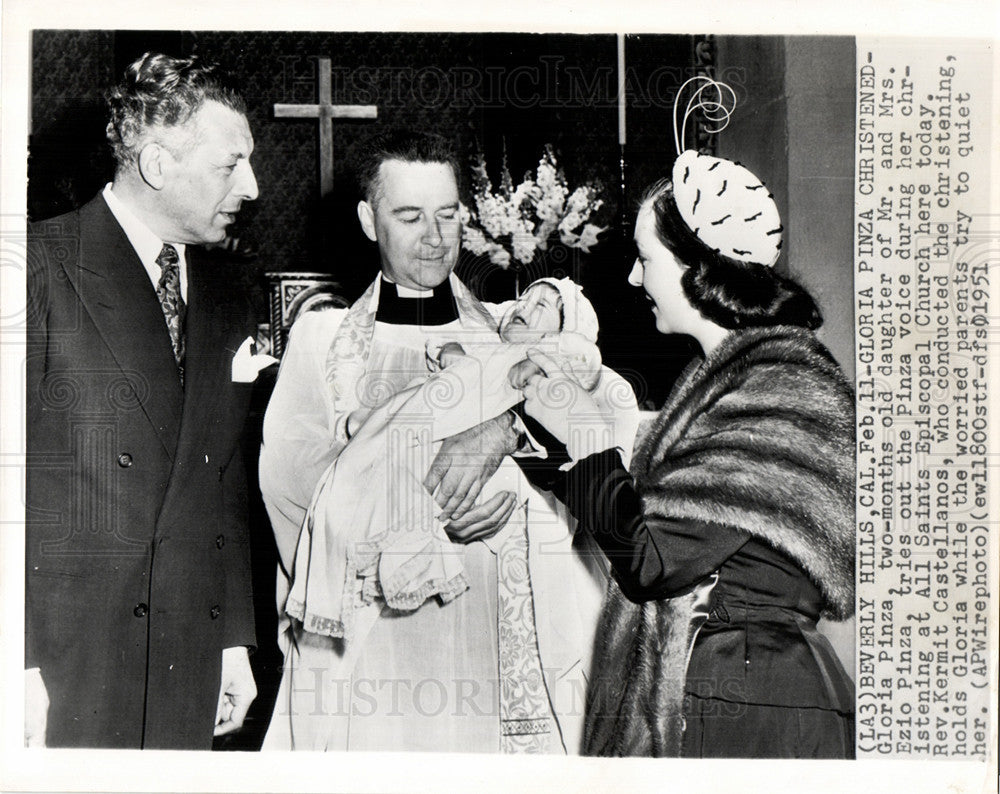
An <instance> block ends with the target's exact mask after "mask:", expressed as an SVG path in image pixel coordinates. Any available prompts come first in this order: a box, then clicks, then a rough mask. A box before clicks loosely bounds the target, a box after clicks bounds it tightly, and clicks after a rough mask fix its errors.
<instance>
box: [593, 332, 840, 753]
mask: <svg viewBox="0 0 1000 794" xmlns="http://www.w3.org/2000/svg"><path fill="white" fill-rule="evenodd" d="M632 473H633V476H634V477H635V480H636V489H637V491H638V493H639V495H640V497H641V499H642V504H643V509H644V513H645V514H646V515H648V516H662V517H665V518H674V519H677V518H680V519H684V518H691V519H698V520H702V521H712V522H717V523H725V524H728V525H730V526H733V527H736V528H738V529H740V530H742V531H744V532H746V533H748V534H749V535H752V536H753V537H755V538H758V539H761V540H764V541H766V542H768V543H770V544H771V545H773V546H774V547H776V548H777V549H779V550H781V551H783V552H784V553H785V554H787V555H788V556H789V557H791V558H792V559H793V560H795V561H796V562H797V563H798V564H799V565H800V566H801V567H802V569H803V570H804V571H805V572H806V574H807V575H808V576H809V577H810V578H811V579H812V580H813V581H814V582H815V583H816V585H817V586H818V587H819V589H820V592H821V593H822V595H823V598H824V614H826V615H828V616H829V617H832V618H835V619H843V618H846V617H848V616H850V615H851V614H852V613H853V611H854V553H855V537H854V489H855V465H854V393H853V389H852V388H851V386H850V384H849V383H848V382H847V380H846V378H845V377H844V375H843V373H842V372H841V370H840V368H839V367H838V365H837V363H836V362H835V361H834V359H833V357H832V356H831V355H830V353H829V352H828V351H827V350H826V348H824V347H823V346H822V345H821V344H820V343H819V342H818V341H817V340H816V338H815V336H814V335H813V334H812V333H810V332H809V331H805V330H803V329H799V328H790V327H777V328H756V329H751V330H747V331H742V332H735V333H733V334H730V335H729V336H728V337H727V338H726V339H725V340H724V341H723V343H722V344H721V345H720V346H719V347H718V348H716V349H715V350H714V351H713V352H712V354H711V355H710V356H708V357H707V358H706V360H705V361H704V362H702V363H701V366H699V367H697V368H696V369H693V370H689V371H688V373H687V374H686V376H685V377H683V378H682V379H681V380H680V381H679V382H678V384H677V386H676V387H675V388H674V391H673V393H672V394H671V396H670V399H669V400H668V401H667V404H666V405H665V406H664V408H663V410H662V411H661V412H660V414H659V416H658V417H657V419H656V420H655V421H654V422H653V424H652V425H651V427H650V429H649V431H648V433H647V435H646V436H645V438H644V439H642V440H641V441H640V442H639V446H638V449H637V451H636V455H635V457H634V459H633V462H632ZM707 595H708V593H707V592H706V588H705V587H704V586H699V587H698V588H696V589H695V590H694V591H693V592H691V593H688V594H682V595H679V596H677V597H674V598H669V599H665V600H663V601H655V602H648V603H645V604H634V603H632V602H630V601H629V600H628V599H627V598H625V596H624V595H623V594H622V592H621V590H620V589H619V588H618V586H617V584H615V583H614V582H612V583H611V585H610V588H609V593H608V598H607V600H606V603H605V607H604V612H603V614H602V616H601V624H600V626H599V628H598V634H597V637H598V640H597V647H596V649H595V664H594V669H595V670H602V671H605V674H606V676H607V678H601V679H597V680H595V681H594V682H592V684H593V685H592V687H591V689H590V690H589V691H588V704H587V706H588V716H587V735H586V738H585V751H586V752H587V753H588V754H592V755H656V756H661V755H666V756H671V755H673V756H676V755H679V754H680V747H681V738H682V736H683V719H682V717H681V702H682V699H683V696H684V680H685V676H686V670H687V660H688V656H689V653H690V648H691V645H692V643H693V640H694V635H695V633H696V631H697V628H698V627H699V626H700V624H701V622H703V621H704V617H705V614H704V613H705V609H704V606H705V602H706V601H707ZM616 676H617V678H616Z"/></svg>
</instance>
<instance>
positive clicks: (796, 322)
mask: <svg viewBox="0 0 1000 794" xmlns="http://www.w3.org/2000/svg"><path fill="white" fill-rule="evenodd" d="M758 185H759V186H760V187H761V188H762V187H763V186H762V185H761V184H760V182H759V180H757V179H756V177H754V176H753V175H752V174H751V173H750V172H749V171H747V170H746V169H745V168H742V167H741V166H739V165H737V164H735V163H732V162H729V161H726V160H721V159H719V158H715V157H708V156H704V155H700V154H697V153H695V152H693V151H687V152H683V154H681V155H680V157H678V160H677V163H676V165H675V167H674V171H673V180H672V182H666V181H664V182H659V183H657V184H655V185H653V186H652V188H651V189H650V190H649V192H648V194H647V196H646V198H645V200H644V201H643V203H642V205H641V208H640V211H639V214H638V218H637V220H636V225H635V243H636V246H637V248H638V258H637V260H636V262H635V266H634V267H633V269H632V273H631V275H630V277H629V281H630V282H631V283H632V284H633V285H635V286H641V287H642V288H643V289H644V290H645V291H646V294H647V296H648V298H649V300H650V301H651V302H652V311H653V315H654V317H655V318H656V328H657V330H658V331H659V332H660V333H684V334H690V335H691V336H693V337H694V338H695V339H696V340H697V341H698V342H699V343H700V345H701V347H702V350H703V352H704V359H703V360H701V361H699V362H695V363H694V364H693V365H692V366H691V367H690V368H689V369H688V370H687V371H686V372H685V374H684V375H682V376H681V378H680V380H679V381H678V383H677V384H676V386H675V387H674V390H673V393H672V394H671V396H670V398H669V399H668V400H667V403H666V405H665V406H664V407H663V409H662V411H661V412H660V414H659V416H658V417H657V419H656V420H655V421H654V423H653V425H652V427H651V429H650V430H649V431H648V433H647V434H646V435H645V437H644V438H643V439H641V440H640V441H639V445H638V448H637V451H636V453H635V457H634V459H633V462H632V473H631V474H629V472H628V471H627V470H626V469H625V467H624V466H623V464H622V461H621V458H620V456H619V454H618V452H617V451H616V450H615V449H604V448H601V446H602V445H601V444H600V443H595V442H594V439H597V438H601V437H602V435H603V434H602V433H595V432H593V430H594V421H595V419H594V416H595V415H599V411H598V409H597V407H596V405H593V404H592V401H591V400H590V398H589V396H588V395H587V394H586V392H585V391H584V390H583V389H581V388H580V387H579V386H578V385H577V384H576V383H575V382H574V381H573V379H572V377H571V376H570V375H569V374H567V373H563V372H561V371H560V370H559V367H558V365H557V364H555V362H553V361H551V360H550V359H548V358H546V357H545V356H544V355H542V354H532V360H534V361H535V362H536V363H537V364H538V365H539V366H540V367H541V368H542V370H543V373H542V374H541V375H536V376H535V377H534V378H533V379H532V380H531V381H530V382H529V385H528V386H527V388H526V389H525V395H526V398H527V399H526V403H525V409H526V412H527V413H528V414H529V415H530V416H532V417H534V418H535V419H536V420H537V421H539V422H540V423H541V424H542V425H543V426H544V427H545V428H546V429H547V430H548V431H549V432H550V433H552V434H553V435H554V436H555V437H556V438H557V439H559V440H560V441H562V442H563V443H564V444H566V446H567V448H568V451H569V455H570V457H571V458H572V460H573V461H574V465H573V466H572V467H571V468H570V469H569V470H568V472H567V473H566V475H565V480H564V481H563V482H562V483H561V485H562V486H563V487H564V488H565V499H566V504H567V506H568V507H569V508H570V510H571V512H572V513H573V514H574V515H575V516H576V517H577V518H578V519H579V521H580V525H581V526H582V527H585V528H586V529H587V530H588V531H589V532H591V533H592V535H593V536H594V538H595V539H596V541H597V543H598V544H599V545H600V546H601V548H602V549H603V551H604V553H605V554H606V555H607V557H608V559H609V561H610V563H611V566H612V572H613V580H612V582H611V584H610V587H609V593H608V596H607V599H606V602H605V605H604V610H603V614H602V617H601V623H600V626H599V628H598V640H597V647H596V650H595V658H594V664H593V667H592V669H593V670H595V671H597V672H596V677H595V676H592V678H591V681H590V685H589V689H588V702H587V707H588V714H587V734H586V737H585V751H586V752H588V753H589V754H595V755H656V756H660V755H683V756H686V757H707V756H714V757H737V756H739V757H826V758H838V757H839V758H842V757H850V756H852V755H853V746H854V736H853V711H854V697H853V687H852V685H851V682H850V679H849V678H848V677H847V675H846V674H845V672H844V670H843V668H842V667H841V665H840V663H839V662H838V661H837V659H836V657H835V655H834V654H833V651H832V648H831V647H830V645H829V643H828V642H827V641H826V640H825V638H823V637H822V636H821V635H820V634H818V632H817V631H816V621H817V619H818V618H819V617H820V616H821V615H825V616H827V617H831V618H834V619H845V618H847V617H848V616H850V615H851V614H852V613H853V605H854V591H853V587H854V585H853V582H854V481H855V474H854V452H853V432H854V430H853V428H854V396H853V392H852V389H851V386H850V385H849V384H848V382H847V381H846V379H845V378H844V375H843V373H842V372H841V371H840V369H839V367H838V366H837V364H836V362H835V361H834V360H833V358H832V356H831V355H830V354H829V352H828V351H827V350H826V349H825V348H824V347H823V346H822V345H821V344H820V343H819V342H818V341H817V340H816V338H815V336H814V335H813V333H812V331H813V330H814V329H815V328H816V327H818V326H819V325H820V323H821V319H820V315H819V312H818V310H817V308H816V306H815V304H814V303H813V301H812V299H811V298H810V297H809V296H808V294H807V293H806V292H805V291H804V290H802V289H801V288H800V287H799V286H798V285H796V284H794V283H793V282H791V281H789V280H787V279H785V278H783V277H781V276H779V275H778V274H776V273H775V272H774V271H773V270H772V269H771V266H772V265H773V263H774V261H775V260H776V259H777V256H778V253H779V249H780V234H777V235H776V234H774V232H773V230H774V229H776V228H779V227H778V218H777V210H776V208H775V207H774V202H773V199H771V198H770V196H769V195H768V194H767V190H766V188H764V189H763V190H761V189H759V188H758V187H757V186H758ZM727 192H732V193H733V195H731V196H729V197H727V196H726V193H727ZM748 196H752V197H753V198H752V199H751V200H750V205H749V206H748V203H747V202H748ZM720 219H721V220H720ZM779 231H780V228H779ZM776 238H777V239H776ZM567 406H572V408H571V409H569V408H567ZM575 417H578V418H575Z"/></svg>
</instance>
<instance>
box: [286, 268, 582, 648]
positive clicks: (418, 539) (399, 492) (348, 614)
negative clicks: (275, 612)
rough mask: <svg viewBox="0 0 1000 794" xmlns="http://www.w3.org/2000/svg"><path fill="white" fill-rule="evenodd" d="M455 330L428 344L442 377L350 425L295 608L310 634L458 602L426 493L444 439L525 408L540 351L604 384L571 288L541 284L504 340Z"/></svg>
mask: <svg viewBox="0 0 1000 794" xmlns="http://www.w3.org/2000/svg"><path fill="white" fill-rule="evenodd" d="M456 333H457V334H460V333H461V332H450V337H451V338H449V339H445V340H439V341H435V342H433V343H431V342H429V343H428V350H427V355H428V365H429V367H430V368H431V369H433V370H437V371H435V372H434V373H433V374H431V375H430V376H429V377H427V378H424V379H422V380H421V381H420V382H419V383H418V384H417V385H414V386H411V387H410V388H408V389H405V390H403V391H401V392H399V393H397V394H395V395H393V396H392V397H391V398H389V399H388V400H386V401H384V402H382V403H380V404H378V405H377V406H373V407H370V408H367V409H365V408H362V409H358V410H356V411H354V412H353V413H352V414H351V415H350V417H349V418H348V424H347V431H348V435H349V436H350V439H351V440H350V442H349V443H348V444H347V446H346V447H345V448H344V450H343V451H342V452H341V454H340V456H339V457H338V459H337V460H336V461H335V463H334V464H333V465H332V466H331V467H330V469H328V470H327V472H326V474H324V476H323V478H322V479H321V480H320V483H319V486H318V487H317V490H316V493H315V494H314V496H313V503H312V505H311V506H310V508H309V512H308V514H307V518H306V524H305V526H304V527H303V530H302V533H301V535H300V537H299V545H298V548H297V550H296V560H295V565H294V570H293V576H292V588H291V592H290V594H289V598H288V601H287V603H286V605H285V609H286V611H287V612H288V614H289V615H291V616H292V617H296V618H298V619H299V620H301V621H302V622H303V626H304V628H305V629H306V630H307V631H313V632H316V633H321V634H327V635H329V636H334V637H344V638H345V639H348V638H354V639H356V638H357V635H358V632H359V631H364V630H365V629H364V628H362V625H364V626H370V625H372V621H373V620H374V617H375V615H376V614H377V613H378V611H379V610H380V609H381V606H380V604H383V603H384V604H386V605H388V606H389V607H391V608H393V609H396V610H403V611H406V610H413V609H417V608H418V607H419V606H420V605H421V604H422V603H423V602H424V601H426V600H427V599H428V598H431V597H435V596H436V597H437V598H439V599H440V600H442V601H448V600H450V599H452V598H455V597H457V596H458V595H460V594H461V592H462V591H464V590H465V589H466V588H467V583H466V580H465V578H464V576H463V567H462V563H461V559H462V557H461V553H460V551H461V550H460V548H459V549H458V550H457V551H456V547H455V546H454V545H453V544H452V543H451V541H450V540H449V538H448V537H447V535H446V533H445V531H444V526H443V523H442V522H441V520H440V519H439V518H438V516H437V513H438V512H439V510H438V508H437V505H436V503H435V502H434V499H433V497H432V495H431V494H429V493H428V492H427V490H426V489H425V488H424V487H423V478H424V475H425V474H426V472H427V470H428V467H429V465H430V462H431V460H432V459H433V457H434V455H435V454H436V452H437V450H438V449H439V447H440V442H441V441H442V440H443V439H445V438H448V437H450V436H453V435H455V434H457V433H460V432H462V431H464V430H467V429H469V428H471V427H475V426H477V425H479V424H480V423H481V422H483V421H486V420H488V419H492V418H493V417H496V416H499V415H501V414H503V413H504V412H505V411H507V410H509V409H510V408H512V407H514V406H516V405H517V404H518V403H520V402H521V401H522V400H523V399H524V397H523V394H522V393H521V391H520V389H521V388H522V387H523V384H524V383H525V382H526V381H527V379H528V378H529V377H530V376H531V374H532V373H533V372H536V371H538V369H537V367H536V365H534V364H533V363H532V362H530V361H528V360H527V353H528V351H529V350H531V349H533V348H537V349H539V350H543V351H545V352H546V353H547V354H548V355H550V356H552V357H555V358H558V359H559V360H560V363H562V365H563V366H564V367H566V368H567V369H568V370H569V371H571V372H572V373H573V374H574V375H575V376H576V377H577V379H578V380H579V381H580V383H581V384H582V385H584V386H585V387H586V388H587V389H593V388H594V387H595V386H596V384H597V383H598V381H599V380H600V373H601V357H600V353H599V352H598V350H597V345H596V341H597V315H596V314H595V313H594V309H593V307H592V306H591V305H590V303H589V302H588V301H587V300H586V298H584V297H583V293H582V291H581V290H580V287H579V286H577V285H576V284H575V283H574V282H572V281H571V280H570V279H549V278H547V279H540V280H539V281H536V282H534V283H533V284H532V285H531V286H530V287H529V288H528V289H527V290H526V291H525V293H524V295H523V296H521V298H519V299H518V300H516V301H514V302H513V303H512V304H511V305H510V306H509V307H508V308H507V309H506V311H505V312H504V314H503V317H502V319H501V321H500V323H499V327H498V329H497V336H492V335H484V334H483V332H482V331H481V330H477V331H475V332H469V334H468V336H467V338H465V339H463V341H462V342H459V341H457V340H456V339H455V338H454V337H455V335H456ZM512 468H513V469H516V467H512ZM357 483H365V486H364V487H363V488H360V489H359V488H358V487H357V485H356V484H357ZM493 485H494V484H493V483H492V481H491V483H490V486H493ZM496 487H499V485H497V486H496ZM482 497H483V498H488V495H487V493H486V490H484V492H483V494H482ZM352 623H353V624H356V625H355V627H354V628H353V629H352Z"/></svg>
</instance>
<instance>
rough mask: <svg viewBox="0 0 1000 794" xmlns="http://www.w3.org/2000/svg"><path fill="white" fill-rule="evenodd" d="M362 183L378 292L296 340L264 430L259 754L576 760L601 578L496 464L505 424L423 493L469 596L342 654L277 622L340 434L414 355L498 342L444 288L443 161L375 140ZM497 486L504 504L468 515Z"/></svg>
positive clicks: (306, 324)
mask: <svg viewBox="0 0 1000 794" xmlns="http://www.w3.org/2000/svg"><path fill="white" fill-rule="evenodd" d="M358 174H359V182H360V183H361V187H362V190H363V191H364V199H363V200H362V201H361V202H360V203H359V205H358V216H359V220H360V222H361V225H362V228H363V230H364V232H365V234H366V235H367V236H368V237H369V239H371V240H372V241H374V242H376V243H377V244H378V250H379V255H380V259H381V273H380V275H379V277H378V278H377V279H376V280H375V282H374V283H373V284H372V285H371V286H370V287H369V288H368V290H367V291H366V292H365V294H364V295H362V297H361V298H360V299H359V300H358V301H357V302H356V303H355V304H354V305H353V306H352V307H351V308H349V309H328V310H325V311H320V312H313V313H309V314H306V315H304V316H303V317H302V318H300V319H299V320H298V321H297V322H296V324H295V326H294V327H293V328H292V331H291V333H290V337H289V344H288V348H287V351H286V354H285V360H284V362H283V364H282V369H281V373H280V375H279V378H278V383H277V385H276V388H275V391H274V394H273V396H272V399H271V402H270V404H269V406H268V409H267V414H266V416H265V420H264V441H263V446H262V449H261V459H260V475H261V476H260V482H261V490H262V492H263V495H264V501H265V504H266V505H267V509H268V513H269V515H270V518H271V523H272V526H273V527H274V531H275V537H276V541H277V545H278V550H279V555H280V565H281V570H280V571H279V577H278V578H279V591H280V592H279V593H278V606H279V610H280V611H281V616H282V621H281V625H280V627H279V644H280V645H281V647H282V650H283V652H284V654H285V670H284V675H283V678H282V684H281V688H280V691H279V693H278V699H277V702H276V705H275V711H274V716H273V718H272V721H271V726H270V729H269V731H268V735H267V738H266V739H265V743H264V749H305V750H438V751H451V752H461V751H469V752H553V753H565V752H577V751H578V749H579V741H580V727H581V726H580V720H581V718H582V705H583V695H584V692H585V687H586V673H587V665H588V663H589V650H590V646H591V643H592V639H593V630H594V626H595V621H596V614H597V611H598V610H599V607H600V601H601V596H602V592H603V587H604V572H603V571H601V570H600V569H599V568H597V567H596V565H597V563H596V560H597V559H599V557H598V556H597V555H593V554H587V553H586V550H581V549H580V548H578V547H576V546H574V545H573V543H572V541H573V538H572V534H571V532H570V531H569V525H568V523H567V520H566V515H565V512H564V510H563V508H562V506H561V505H560V504H559V503H558V502H555V501H554V499H552V497H551V496H549V495H547V494H546V495H543V494H541V493H538V492H535V491H534V490H533V489H532V488H531V486H530V485H529V484H528V483H527V481H525V480H524V479H523V477H522V475H520V473H519V470H518V469H517V467H516V466H514V465H513V464H512V463H511V462H510V461H509V459H506V458H507V456H509V455H511V454H513V453H515V452H516V451H517V450H518V449H519V448H521V447H522V445H523V444H524V441H523V438H524V436H523V433H521V432H519V431H520V426H519V425H518V423H517V421H516V420H515V418H514V417H513V416H512V415H509V414H505V415H503V416H500V417H497V418H493V419H488V420H487V421H485V422H483V423H482V424H480V425H478V426H477V427H475V428H473V429H471V430H469V431H466V432H465V433H462V434H460V435H458V436H455V437H452V438H451V439H447V440H445V442H444V443H443V444H442V446H441V449H440V451H439V452H438V454H437V456H436V458H435V459H434V460H433V462H432V463H431V465H430V468H429V471H428V474H427V478H426V480H425V485H426V487H427V488H428V489H429V490H430V491H431V492H432V493H434V495H435V498H436V499H437V501H438V504H439V505H440V506H441V511H442V516H444V517H445V520H446V521H448V522H449V523H447V525H446V531H447V532H448V534H449V536H450V537H451V539H452V540H453V541H454V542H455V544H456V551H457V553H458V554H460V559H461V564H462V566H463V567H464V573H465V579H466V580H467V581H468V584H469V589H468V590H466V591H465V592H462V593H460V594H457V596H456V597H454V598H451V599H449V600H443V599H436V600H435V599H431V600H428V601H426V602H424V603H423V604H422V605H421V606H420V607H419V608H417V609H415V610H413V611H407V612H396V611H394V610H391V609H389V608H388V607H384V608H383V609H382V610H381V613H380V614H378V616H377V617H376V618H375V619H374V620H373V621H372V622H371V623H370V624H368V625H364V626H355V627H353V631H352V632H350V633H349V636H348V637H346V638H345V637H344V636H329V635H328V634H325V633H318V632H314V631H307V630H306V629H305V628H304V627H303V626H302V625H301V624H300V623H298V622H296V621H294V620H292V619H291V618H289V617H288V616H287V615H286V614H285V612H284V605H285V599H286V597H287V587H288V584H289V582H290V581H291V579H292V577H293V576H294V574H295V571H294V570H293V562H294V559H295V550H296V545H297V541H298V538H299V533H300V531H302V527H303V522H304V521H305V519H306V515H307V510H308V508H309V506H310V503H311V502H312V500H313V496H314V490H315V489H316V486H317V484H318V483H319V482H320V479H321V477H322V475H323V473H324V471H325V470H326V469H327V468H328V467H329V466H330V465H331V464H333V463H334V462H335V461H336V459H337V456H338V454H339V453H340V451H341V450H343V449H344V447H345V446H346V445H347V444H348V443H350V437H349V430H351V428H349V426H348V423H347V417H348V415H350V414H351V413H352V412H354V411H356V410H357V409H359V408H361V409H362V410H364V409H369V408H371V407H372V406H373V405H375V404H378V403H379V402H381V401H382V400H384V399H386V398H387V397H389V396H391V395H392V394H394V393H396V392H398V391H400V390H401V389H404V388H406V387H407V386H409V385H411V384H412V383H413V382H414V381H415V380H416V379H420V378H426V377H427V375H428V370H427V364H426V361H425V355H426V353H425V344H426V340H427V338H428V337H429V336H435V337H440V336H441V334H442V333H447V332H448V330H449V328H451V329H461V330H462V331H463V334H467V333H469V332H473V333H474V332H475V331H476V330H477V329H478V330H481V331H482V333H483V335H484V338H486V337H489V338H493V337H494V336H495V333H496V327H497V309H496V307H491V306H489V305H486V304H482V303H480V302H479V301H478V300H477V299H476V298H475V297H474V296H473V295H472V294H471V293H470V292H469V290H468V289H467V288H466V287H465V286H464V285H463V284H462V282H461V281H460V280H458V278H457V277H456V276H455V275H454V274H453V273H452V270H453V268H454V266H455V263H456V261H457V259H458V253H459V248H460V244H461V219H460V213H459V196H458V175H459V171H458V164H457V160H456V157H455V155H454V153H453V152H452V151H451V149H450V148H449V147H448V145H447V143H446V142H445V141H444V140H443V139H441V138H439V137H438V136H434V135H429V134H423V133H397V134H389V135H383V136H379V137H377V138H376V139H375V140H374V141H373V142H372V143H371V145H370V146H369V147H368V150H367V151H366V152H365V153H364V155H363V156H362V159H361V161H360V162H359V163H358ZM607 381H608V383H609V385H610V384H619V385H620V383H621V382H620V380H619V379H617V377H616V376H614V375H613V374H611V373H609V372H608V373H607ZM505 459H506V460H505ZM498 469H500V472H499V473H498ZM494 476H496V477H501V478H504V480H503V481H504V482H505V483H509V485H504V486H503V490H499V491H498V492H496V493H495V495H494V496H493V497H492V498H489V499H484V500H483V502H482V504H476V501H477V497H479V495H480V491H481V490H482V488H483V486H484V484H486V482H487V481H489V480H490V479H491V478H492V477H494ZM357 487H358V488H359V489H362V488H381V489H384V491H385V493H386V495H387V498H389V495H390V494H391V491H392V484H391V483H378V482H358V483H357ZM491 490H493V491H497V490H498V489H497V488H496V487H495V483H494V487H493V488H492V489H491ZM335 508H336V506H333V509H335ZM327 509H331V507H330V506H327ZM529 518H530V521H529ZM501 528H503V531H502V532H500V531H499V530H501ZM366 614H367V613H366ZM330 633H332V634H337V633H338V632H330Z"/></svg>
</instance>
